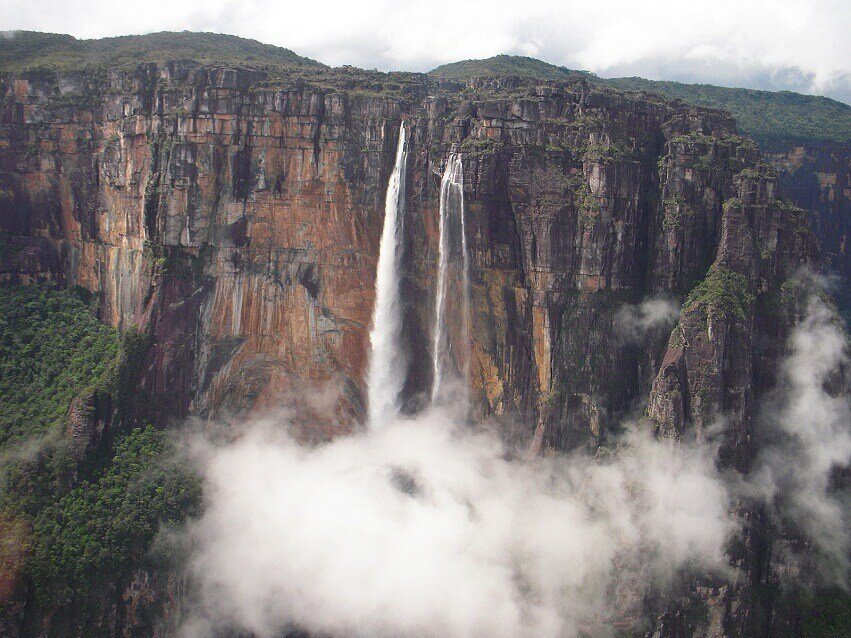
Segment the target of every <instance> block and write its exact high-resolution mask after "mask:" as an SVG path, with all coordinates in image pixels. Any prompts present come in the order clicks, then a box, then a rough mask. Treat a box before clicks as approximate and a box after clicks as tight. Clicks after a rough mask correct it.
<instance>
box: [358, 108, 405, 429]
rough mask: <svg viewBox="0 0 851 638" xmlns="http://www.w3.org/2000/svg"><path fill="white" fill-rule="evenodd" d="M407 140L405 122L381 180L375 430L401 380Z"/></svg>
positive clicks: (391, 410) (372, 387)
mask: <svg viewBox="0 0 851 638" xmlns="http://www.w3.org/2000/svg"><path fill="white" fill-rule="evenodd" d="M407 163H408V144H407V134H406V131H405V123H404V122H403V123H402V124H401V126H400V127H399V145H398V147H397V149H396V164H395V165H394V167H393V174H392V175H391V176H390V182H389V183H388V184H387V199H386V201H385V204H384V230H383V231H382V233H381V247H380V249H379V253H378V269H377V272H376V276H375V307H374V309H373V315H372V331H371V332H370V333H369V341H370V346H371V352H370V359H369V372H368V375H367V394H368V396H367V398H368V401H369V425H370V427H371V428H373V429H375V428H377V427H380V425H381V424H385V423H388V422H389V421H391V420H392V419H393V418H394V417H396V416H398V414H399V409H400V408H399V396H400V394H401V392H402V387H403V385H404V383H405V369H406V366H407V361H406V360H405V355H404V352H403V350H402V346H401V343H402V295H401V286H400V280H401V273H400V270H401V269H400V264H401V257H402V235H403V224H404V217H405V215H404V212H405V168H406V166H407Z"/></svg>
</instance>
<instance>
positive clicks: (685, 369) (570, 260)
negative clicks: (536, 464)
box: [0, 63, 815, 635]
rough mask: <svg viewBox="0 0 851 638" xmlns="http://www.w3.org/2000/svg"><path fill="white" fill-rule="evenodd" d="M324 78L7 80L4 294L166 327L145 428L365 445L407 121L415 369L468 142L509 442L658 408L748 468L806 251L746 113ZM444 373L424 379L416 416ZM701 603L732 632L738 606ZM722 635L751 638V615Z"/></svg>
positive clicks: (803, 226) (150, 72)
mask: <svg viewBox="0 0 851 638" xmlns="http://www.w3.org/2000/svg"><path fill="white" fill-rule="evenodd" d="M335 73H336V75H335ZM340 73H342V77H340V76H339V74H340ZM327 74H328V77H327V78H325V81H324V82H323V83H314V84H308V83H305V82H303V81H302V80H299V79H292V80H285V79H284V80H282V79H280V78H278V79H271V78H269V77H266V76H265V75H264V74H263V73H260V72H256V71H251V70H246V69H226V68H204V67H201V66H198V65H195V64H190V63H169V64H166V65H162V66H157V65H144V66H141V67H140V68H138V69H136V70H135V71H132V72H123V71H122V72H118V71H114V72H108V73H105V74H97V73H89V74H84V73H80V74H73V75H68V76H54V75H44V74H38V73H29V74H24V75H21V76H15V77H12V76H4V77H2V80H0V82H2V84H0V90H2V94H3V102H2V109H0V124H2V126H0V231H1V232H2V237H3V242H4V243H3V251H2V253H0V276H2V278H3V279H4V280H8V281H29V280H34V279H51V280H55V281H58V282H60V283H62V284H65V285H81V286H85V287H86V288H89V289H90V290H93V291H95V292H97V294H98V295H99V299H100V314H101V317H102V318H103V320H104V321H106V322H109V323H111V324H114V325H116V326H119V327H122V328H125V327H129V326H132V325H136V326H139V327H140V328H141V329H142V330H143V331H146V332H148V333H150V334H151V335H152V337H153V338H152V345H151V348H150V349H149V351H148V354H147V357H146V359H145V361H144V364H143V366H142V367H143V370H142V378H143V381H142V386H141V388H140V392H142V393H143V395H144V396H145V397H146V398H147V400H143V401H138V402H136V403H137V404H138V405H139V406H141V408H140V410H141V411H140V413H139V414H137V415H136V418H138V419H145V420H152V421H154V422H156V423H160V424H165V423H167V422H169V421H178V420H180V419H182V418H184V417H186V416H188V415H200V416H211V415H221V414H233V413H236V414H244V413H252V412H253V413H258V412H261V411H263V410H266V409H270V408H273V407H277V406H280V405H282V404H291V405H293V407H294V408H295V411H296V414H297V415H298V414H301V413H305V414H311V415H312V417H311V419H310V420H311V422H312V423H314V424H316V423H318V424H320V425H316V426H314V427H313V429H312V430H311V431H309V432H306V434H305V435H306V436H318V437H324V436H329V435H331V434H333V433H334V432H336V431H338V430H340V429H347V428H352V427H355V426H356V424H357V422H358V420H359V419H360V417H361V416H362V415H363V413H364V372H365V363H366V361H365V359H366V349H367V342H368V337H367V330H368V324H369V320H370V316H371V310H372V302H373V280H374V274H375V264H376V259H377V252H378V243H379V236H380V233H381V226H382V211H383V198H384V191H385V188H386V184H387V180H388V176H389V173H390V171H391V169H392V163H393V151H394V149H395V146H396V139H395V136H396V135H397V131H398V128H399V121H400V120H402V119H404V120H407V121H408V123H409V124H408V125H409V128H410V131H411V154H410V161H409V174H408V176H407V179H408V185H409V186H408V197H409V202H408V208H407V211H408V212H407V215H408V217H407V219H406V220H405V229H406V234H407V236H406V245H405V258H404V262H405V281H404V282H403V296H404V298H405V300H406V315H407V321H406V339H407V341H408V345H409V348H410V350H411V352H412V353H413V356H414V357H415V359H417V360H419V359H420V358H421V359H422V360H423V361H425V360H427V353H428V348H429V344H430V336H429V334H428V326H429V325H430V319H431V316H432V313H433V308H432V307H431V303H432V301H431V300H432V296H433V295H432V290H433V281H434V270H435V265H436V261H437V259H436V250H437V236H438V201H437V198H438V192H439V180H440V173H441V169H442V164H443V162H444V161H445V158H446V156H447V154H448V151H449V150H450V149H455V150H457V151H459V152H460V153H461V156H462V159H463V164H464V178H465V184H464V187H465V197H466V201H467V224H468V226H467V234H468V241H469V245H470V247H471V252H472V269H471V277H472V284H473V291H472V297H473V298H472V302H473V315H474V316H473V331H472V333H473V335H474V343H473V344H472V353H473V361H472V366H471V368H472V369H471V374H472V379H471V382H472V385H473V387H474V390H475V393H476V395H477V399H478V401H477V404H478V405H479V406H481V411H482V413H484V414H487V415H505V414H510V413H518V414H522V415H524V420H523V421H522V422H523V423H524V424H525V425H523V426H519V429H518V431H517V432H516V436H517V439H518V440H519V441H520V442H523V443H524V444H530V443H531V444H532V445H533V446H534V447H535V449H536V450H537V449H541V448H555V449H567V448H571V447H575V446H578V445H590V446H595V445H597V444H599V443H601V442H603V441H604V440H605V439H606V437H607V436H608V435H609V434H610V433H611V432H612V431H613V430H615V429H616V428H617V427H618V426H619V425H618V424H619V423H620V422H621V420H622V419H623V418H624V417H625V416H626V415H628V414H630V413H632V412H633V411H634V410H635V408H636V407H638V406H640V405H642V404H643V403H644V402H645V400H646V397H647V396H648V395H649V402H648V417H649V420H648V423H650V424H651V426H652V427H654V428H656V429H657V430H658V431H659V432H660V433H663V434H665V435H668V436H679V435H681V434H682V433H683V432H684V431H686V430H689V431H694V432H696V433H697V434H698V435H699V436H702V435H703V434H705V433H706V432H707V431H708V430H709V429H711V428H713V427H714V424H715V423H716V422H718V421H719V418H720V417H722V416H723V426H722V428H723V435H724V437H725V439H724V440H725V443H724V448H723V452H724V462H725V463H727V464H729V465H730V466H731V467H733V468H736V469H739V470H741V471H744V470H746V469H747V467H748V463H749V461H750V459H751V453H752V451H751V450H750V440H751V439H750V431H751V430H750V429H751V420H752V418H753V410H754V406H755V402H756V400H757V398H758V396H760V393H761V392H762V391H763V390H764V388H765V387H768V386H769V385H770V384H771V379H772V375H773V372H772V369H773V365H774V363H775V362H776V361H777V355H778V353H777V350H776V349H777V348H778V347H779V346H778V343H782V341H778V340H779V338H781V337H782V336H783V334H784V333H785V331H786V330H788V325H787V323H788V322H785V321H784V319H783V317H782V316H781V315H780V314H779V313H778V311H777V310H776V305H775V304H774V301H776V298H777V296H778V295H779V294H780V292H781V289H782V286H783V283H784V282H785V281H787V280H788V279H789V278H790V277H791V276H792V275H793V274H794V272H795V270H796V269H797V268H798V267H799V266H801V265H804V264H807V263H812V262H813V261H814V259H815V248H814V244H813V242H812V241H811V234H810V232H809V230H808V225H807V223H806V219H805V217H804V213H802V211H801V210H799V209H797V208H794V207H792V206H790V205H788V204H786V203H784V202H782V201H780V200H778V199H777V195H778V190H782V188H779V187H778V180H777V177H776V176H775V174H774V172H773V171H772V170H771V169H770V168H769V167H768V166H766V165H765V164H764V163H763V161H762V159H761V157H760V154H759V152H758V150H757V148H756V147H755V145H754V144H753V143H752V142H750V141H749V140H747V139H745V138H742V137H740V136H739V135H738V134H737V132H736V127H735V123H734V122H733V120H732V119H731V118H730V117H729V116H728V115H726V114H725V113H722V112H719V111H711V110H706V109H698V108H693V107H689V106H686V105H683V104H682V103H668V102H665V101H662V100H661V99H656V98H652V97H649V96H646V95H645V96H634V95H625V94H621V93H617V92H614V91H609V90H605V89H601V88H599V87H592V86H590V85H588V84H586V83H585V82H584V81H583V80H582V79H575V80H571V81H566V82H562V83H546V82H530V81H521V80H511V79H479V80H471V81H469V82H468V83H466V84H460V83H451V82H445V83H435V82H434V81H432V80H427V79H426V78H425V77H424V76H407V77H406V80H405V82H404V83H402V84H399V83H398V78H395V77H392V76H382V75H380V74H375V77H374V82H375V84H374V85H370V89H369V90H363V89H361V88H359V86H358V85H352V84H351V83H350V82H347V80H346V77H345V72H335V71H331V70H329V71H327ZM781 185H782V182H781ZM689 293H690V294H689ZM653 296H664V297H668V298H673V299H677V300H682V299H685V300H686V301H685V305H684V309H683V314H682V316H681V317H680V320H679V323H678V325H677V326H676V327H675V329H674V331H673V332H672V333H669V332H668V331H667V330H666V329H657V330H652V329H651V330H648V331H647V332H646V334H644V333H642V335H641V338H640V339H639V340H638V342H636V341H635V340H634V339H624V338H623V337H622V336H621V335H620V334H619V333H618V331H617V330H616V325H615V324H616V316H617V313H618V311H619V310H620V309H621V308H622V307H623V306H624V304H627V303H637V302H639V301H641V300H642V299H645V298H648V297H653ZM453 338H455V339H457V338H459V335H454V336H453ZM430 374H431V372H430V368H429V366H415V367H414V369H413V370H412V373H411V374H410V375H409V378H408V383H407V386H406V396H407V400H408V407H409V409H414V408H415V407H416V405H417V404H418V402H419V400H420V397H421V396H422V394H423V393H425V392H427V391H428V389H429V387H430V383H431V379H430V376H429V375H430ZM317 389H321V390H322V392H317ZM317 397H321V400H317ZM755 553H757V550H753V551H752V552H745V559H743V560H751V558H752V556H753V555H754V554H755ZM704 589H705V590H706V591H711V595H710V594H706V595H705V596H703V599H707V597H710V598H712V600H713V601H715V602H714V603H713V605H714V606H713V607H712V611H713V613H714V614H716V615H720V616H723V615H724V613H725V612H724V609H725V607H724V606H725V605H727V606H728V608H729V607H730V606H735V605H736V604H737V603H736V602H735V601H736V600H740V599H735V598H734V597H730V596H726V595H721V594H719V593H718V592H717V591H715V590H713V589H712V588H711V587H709V588H706V587H704ZM127 595H130V594H127ZM720 616H719V617H720ZM718 622H719V623H720V622H721V621H720V620H719V621H718ZM725 622H726V623H727V624H726V625H724V631H725V632H726V633H727V634H728V635H734V634H736V632H737V629H736V627H738V626H739V625H737V624H736V623H739V624H741V623H742V622H745V621H744V620H741V618H739V617H736V618H733V619H732V620H731V619H730V618H727V620H726V621H725ZM722 624H723V623H722ZM662 625H664V623H662ZM719 626H720V625H719ZM672 631H674V630H672ZM665 635H668V634H665ZM670 635H674V634H673V633H672V634H670Z"/></svg>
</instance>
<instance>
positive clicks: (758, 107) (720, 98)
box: [603, 78, 851, 146]
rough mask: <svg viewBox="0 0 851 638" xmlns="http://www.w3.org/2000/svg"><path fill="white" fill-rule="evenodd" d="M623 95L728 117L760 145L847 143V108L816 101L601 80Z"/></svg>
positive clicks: (850, 111)
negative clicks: (656, 97)
mask: <svg viewBox="0 0 851 638" xmlns="http://www.w3.org/2000/svg"><path fill="white" fill-rule="evenodd" d="M603 82H605V83H606V84H608V85H609V86H613V87H615V88H618V89H622V90H628V91H647V92H652V93H659V94H661V95H664V96H666V97H671V98H677V99H680V100H683V101H684V102H689V103H691V104H697V105H699V106H707V107H710V108H715V109H723V110H725V111H729V112H730V113H732V114H733V116H734V117H735V118H736V121H737V122H738V123H739V128H740V129H741V130H742V131H743V132H745V133H747V134H748V135H750V136H752V137H753V138H755V139H757V140H758V141H759V142H761V143H763V145H764V146H772V145H773V144H772V143H774V142H813V141H820V142H828V141H829V142H841V143H851V106H848V105H847V104H843V103H842V102H837V101H836V100H831V99H830V98H826V97H821V96H817V95H801V94H800V93H793V92H791V91H756V90H754V89H737V88H728V87H723V86H713V85H711V84H683V83H681V82H662V81H656V80H645V79H643V78H616V79H612V80H603Z"/></svg>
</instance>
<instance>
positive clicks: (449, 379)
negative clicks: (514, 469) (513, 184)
mask: <svg viewBox="0 0 851 638" xmlns="http://www.w3.org/2000/svg"><path fill="white" fill-rule="evenodd" d="M459 253H460V255H459ZM453 261H454V262H456V265H458V264H457V262H458V261H460V271H461V272H460V281H459V282H458V285H459V290H458V293H459V294H458V297H457V299H458V301H459V304H460V306H459V308H458V314H459V315H460V324H461V325H460V329H461V333H460V335H459V339H458V343H460V344H461V347H462V349H463V350H462V351H461V352H458V353H453V347H452V337H451V335H450V333H449V329H448V327H449V325H450V323H449V320H448V318H449V316H450V314H451V313H450V311H449V307H448V305H449V304H448V300H449V298H448V289H449V286H450V269H451V267H452V265H453ZM434 307H435V309H434V345H433V350H432V361H433V365H434V380H433V385H432V392H431V400H432V403H433V404H445V403H447V402H450V401H452V402H454V403H457V404H459V405H461V406H466V404H467V399H468V396H467V395H468V378H469V365H470V364H469V360H470V356H469V347H470V263H469V254H468V251H467V234H466V232H465V223H464V168H463V165H462V163H461V157H460V156H459V155H457V154H456V153H452V154H450V156H449V159H448V160H447V162H446V169H445V170H444V172H443V179H442V180H441V184H440V245H439V259H438V267H437V292H436V298H435V304H434ZM454 355H457V356H454Z"/></svg>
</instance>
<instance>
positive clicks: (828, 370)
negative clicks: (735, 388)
mask: <svg viewBox="0 0 851 638" xmlns="http://www.w3.org/2000/svg"><path fill="white" fill-rule="evenodd" d="M789 346H790V349H789V354H788V356H787V357H786V358H785V359H784V361H783V362H782V364H781V366H780V380H779V385H778V388H777V390H776V391H775V393H774V395H773V396H772V397H771V398H770V399H769V401H768V402H767V404H766V406H765V409H764V410H763V413H762V418H761V427H762V431H763V436H764V437H765V438H766V439H767V440H766V442H765V448H764V451H763V453H762V454H761V456H760V458H759V461H758V464H757V470H756V471H755V472H754V477H753V481H752V485H753V486H754V487H755V488H756V489H757V492H758V493H761V494H762V496H763V497H764V498H766V499H767V500H768V501H769V502H770V503H772V504H773V505H774V507H775V511H776V512H777V513H778V515H779V516H780V517H781V519H782V520H783V521H784V522H787V523H791V524H792V525H793V526H794V528H796V529H797V530H798V531H801V532H804V533H805V535H806V536H807V537H808V538H809V539H810V540H812V541H813V542H814V543H815V545H816V546H817V547H818V548H819V549H820V550H821V551H822V552H824V553H825V554H827V556H828V557H829V560H828V561H826V562H827V564H830V565H832V567H833V569H834V570H835V574H836V576H837V577H838V578H839V579H840V580H844V579H845V578H846V577H847V573H846V572H847V569H848V552H849V550H851V536H849V531H848V530H849V522H851V521H849V507H848V505H849V501H848V493H847V490H845V489H842V486H841V485H838V484H837V481H836V480H835V479H836V477H837V476H838V471H839V470H841V469H842V468H847V467H848V466H849V465H851V395H849V392H848V389H849V388H848V378H847V375H848V370H849V363H851V361H849V347H848V337H847V335H846V334H845V333H844V331H843V330H842V328H841V324H840V323H839V319H838V317H837V315H836V313H835V311H834V310H833V309H832V308H831V307H829V306H828V305H827V304H826V303H825V302H824V301H822V300H821V299H820V298H819V297H813V298H812V299H811V300H810V302H809V306H808V309H807V313H806V316H805V317H804V319H803V321H802V322H801V323H800V324H799V325H798V326H797V327H796V329H795V330H794V332H793V334H792V337H791V339H790V344H789Z"/></svg>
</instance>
